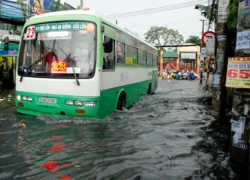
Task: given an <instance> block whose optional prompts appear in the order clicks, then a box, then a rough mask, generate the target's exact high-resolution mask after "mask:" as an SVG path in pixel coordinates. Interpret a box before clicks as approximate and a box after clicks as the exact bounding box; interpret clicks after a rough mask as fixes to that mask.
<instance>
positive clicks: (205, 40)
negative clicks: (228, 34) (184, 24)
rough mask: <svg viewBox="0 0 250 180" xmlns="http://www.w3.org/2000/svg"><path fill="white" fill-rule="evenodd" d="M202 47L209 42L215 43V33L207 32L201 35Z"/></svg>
mask: <svg viewBox="0 0 250 180" xmlns="http://www.w3.org/2000/svg"><path fill="white" fill-rule="evenodd" d="M201 41H202V45H204V46H206V44H207V43H208V42H209V41H211V42H215V32H213V31H207V32H205V33H203V34H202V38H201Z"/></svg>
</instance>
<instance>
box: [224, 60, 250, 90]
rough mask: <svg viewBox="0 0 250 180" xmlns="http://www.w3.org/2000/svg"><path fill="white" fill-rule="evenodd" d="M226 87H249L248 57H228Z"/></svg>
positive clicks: (249, 64) (249, 70) (249, 66)
mask: <svg viewBox="0 0 250 180" xmlns="http://www.w3.org/2000/svg"><path fill="white" fill-rule="evenodd" d="M226 87H231V88H247V89H250V57H234V58H228V66H227V79H226Z"/></svg>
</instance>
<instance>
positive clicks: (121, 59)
mask: <svg viewBox="0 0 250 180" xmlns="http://www.w3.org/2000/svg"><path fill="white" fill-rule="evenodd" d="M116 57H117V63H123V64H125V44H123V43H121V42H117V44H116Z"/></svg>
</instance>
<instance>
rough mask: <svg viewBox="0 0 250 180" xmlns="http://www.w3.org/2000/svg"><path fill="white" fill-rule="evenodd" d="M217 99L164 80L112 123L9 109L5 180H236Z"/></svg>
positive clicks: (0, 175) (2, 165) (4, 124)
mask: <svg viewBox="0 0 250 180" xmlns="http://www.w3.org/2000/svg"><path fill="white" fill-rule="evenodd" d="M209 97H210V96H209V92H204V91H203V90H202V89H201V88H200V87H199V86H198V81H164V80H162V81H159V89H158V90H157V92H156V93H155V94H154V95H152V96H146V97H144V98H142V99H141V100H140V101H139V102H138V103H136V104H135V105H134V106H133V107H132V108H131V109H128V110H127V109H126V110H123V111H120V112H116V113H113V114H112V115H110V116H109V117H108V118H107V119H106V120H105V121H88V120H82V119H73V120H72V119H56V118H52V117H48V116H39V117H33V116H22V115H16V113H15V108H14V107H13V104H9V108H5V109H1V116H0V125H1V126H0V130H1V131H0V135H1V138H0V179H61V180H70V179H146V180H147V179H148V180H151V179H233V178H234V177H236V175H235V174H234V173H233V171H232V170H231V168H230V167H229V165H228V152H226V151H224V146H225V145H226V141H227V136H226V135H224V134H221V133H220V132H217V131H215V129H214V127H218V126H219V125H218V124H216V118H217V113H215V112H214V111H213V110H211V108H210V107H209V106H208V105H207V103H206V102H209ZM5 106H6V103H5Z"/></svg>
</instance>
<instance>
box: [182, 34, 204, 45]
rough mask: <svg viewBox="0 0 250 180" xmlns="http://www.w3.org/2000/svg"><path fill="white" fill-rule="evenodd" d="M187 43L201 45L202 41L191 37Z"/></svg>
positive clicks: (196, 37)
mask: <svg viewBox="0 0 250 180" xmlns="http://www.w3.org/2000/svg"><path fill="white" fill-rule="evenodd" d="M185 43H193V44H201V39H200V37H198V36H189V38H188V39H187V40H186V41H185Z"/></svg>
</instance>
